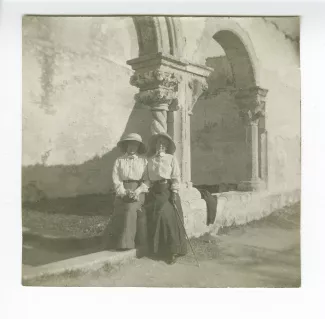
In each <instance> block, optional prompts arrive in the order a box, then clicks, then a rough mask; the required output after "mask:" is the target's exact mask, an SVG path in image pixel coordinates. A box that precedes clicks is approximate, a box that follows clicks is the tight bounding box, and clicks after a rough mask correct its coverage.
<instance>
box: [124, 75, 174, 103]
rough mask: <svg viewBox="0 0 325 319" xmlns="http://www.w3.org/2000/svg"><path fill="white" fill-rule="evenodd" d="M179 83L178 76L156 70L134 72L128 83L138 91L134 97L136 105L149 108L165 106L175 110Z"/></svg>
mask: <svg viewBox="0 0 325 319" xmlns="http://www.w3.org/2000/svg"><path fill="white" fill-rule="evenodd" d="M179 81H180V75H178V74H175V73H174V72H167V71H162V70H159V69H156V70H151V71H146V72H141V73H140V72H136V73H135V74H134V75H133V76H132V77H131V80H130V83H131V85H133V86H136V87H138V88H139V89H140V91H139V93H137V94H136V95H135V100H136V102H137V103H138V104H142V105H148V106H150V107H151V108H152V107H156V106H157V105H159V104H167V105H173V108H175V104H177V103H175V102H177V92H178V84H179Z"/></svg>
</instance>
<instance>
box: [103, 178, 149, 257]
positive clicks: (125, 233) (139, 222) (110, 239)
mask: <svg viewBox="0 0 325 319" xmlns="http://www.w3.org/2000/svg"><path fill="white" fill-rule="evenodd" d="M138 185H139V184H138V183H137V182H128V183H124V187H125V189H130V190H135V189H136V188H137V187H138ZM144 198H145V197H144V194H140V200H139V201H137V202H132V203H127V202H124V201H123V199H122V198H121V197H116V198H115V202H114V212H113V215H112V218H111V219H110V221H109V224H108V226H107V229H106V231H105V234H104V245H105V248H108V249H133V248H139V249H140V250H141V251H142V252H146V251H147V246H148V241H147V220H146V214H145V210H144V209H143V204H144Z"/></svg>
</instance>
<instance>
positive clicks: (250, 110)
mask: <svg viewBox="0 0 325 319" xmlns="http://www.w3.org/2000/svg"><path fill="white" fill-rule="evenodd" d="M267 92H268V90H266V89H262V88H260V87H252V88H248V89H239V90H237V92H236V93H235V99H236V101H237V105H238V107H239V110H240V116H241V117H242V119H243V120H244V122H245V123H246V124H258V121H259V119H260V118H261V117H264V116H265V99H266V95H267Z"/></svg>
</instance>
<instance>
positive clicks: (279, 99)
mask: <svg viewBox="0 0 325 319" xmlns="http://www.w3.org/2000/svg"><path fill="white" fill-rule="evenodd" d="M21 23H22V24H21V26H22V39H21V41H22V167H21V178H22V185H21V195H22V196H21V197H22V198H21V219H22V229H21V232H22V265H21V267H22V268H21V269H22V273H21V282H22V285H23V286H46V287H165V288H300V287H301V254H300V243H301V240H300V230H301V229H300V202H301V73H300V18H299V17H298V16H216V15H215V16H186V15H177V16H176V15H170V16H166V15H132V16H130V15H118V16H109V15H107V16H96V15H93V16H73V15H71V16H68V15H60V16H59V15H24V16H22V17H21Z"/></svg>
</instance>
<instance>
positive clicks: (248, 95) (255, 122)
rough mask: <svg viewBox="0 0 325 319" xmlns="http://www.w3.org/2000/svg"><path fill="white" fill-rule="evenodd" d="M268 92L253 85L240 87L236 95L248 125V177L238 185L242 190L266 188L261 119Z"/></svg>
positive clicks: (240, 110)
mask: <svg viewBox="0 0 325 319" xmlns="http://www.w3.org/2000/svg"><path fill="white" fill-rule="evenodd" d="M267 92H268V91H267V90H266V89H262V88H260V87H252V88H248V89H240V90H238V91H237V92H236V95H235V97H236V101H237V104H238V107H239V112H240V116H241V117H242V119H243V121H244V123H245V126H246V143H247V157H246V158H247V163H246V167H247V172H246V173H247V178H246V180H245V181H242V182H241V183H240V184H239V185H238V189H239V190H242V191H258V190H262V189H264V188H265V181H264V180H263V179H262V178H261V163H260V161H261V158H262V156H261V142H260V133H259V121H260V119H261V118H263V119H264V117H265V98H266V95H267ZM264 169H265V168H264Z"/></svg>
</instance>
